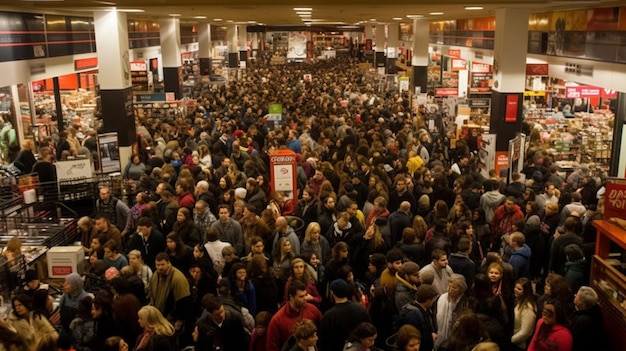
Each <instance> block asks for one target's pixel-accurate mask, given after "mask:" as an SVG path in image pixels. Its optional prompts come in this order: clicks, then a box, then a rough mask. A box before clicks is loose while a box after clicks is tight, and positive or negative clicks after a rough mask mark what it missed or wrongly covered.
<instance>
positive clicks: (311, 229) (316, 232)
mask: <svg viewBox="0 0 626 351" xmlns="http://www.w3.org/2000/svg"><path fill="white" fill-rule="evenodd" d="M321 231H322V228H321V227H320V224H319V223H317V222H311V223H309V225H308V226H307V227H306V231H305V233H304V240H305V241H308V242H312V243H317V242H319V240H320V235H321Z"/></svg>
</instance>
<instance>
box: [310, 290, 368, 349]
mask: <svg viewBox="0 0 626 351" xmlns="http://www.w3.org/2000/svg"><path fill="white" fill-rule="evenodd" d="M349 295H350V288H349V286H348V283H347V282H346V281H345V280H343V279H335V280H333V281H332V282H331V283H330V296H331V299H332V300H333V302H334V305H333V307H331V308H330V309H329V310H328V311H326V313H324V316H323V317H322V320H321V322H320V329H319V331H320V340H319V347H320V349H321V350H328V351H342V350H343V347H344V343H345V340H346V339H347V338H348V337H349V336H350V332H351V331H352V330H354V328H356V327H357V326H358V325H359V324H360V323H363V322H371V319H370V316H369V314H368V313H367V311H366V310H365V308H363V306H361V305H360V304H359V303H356V302H354V301H351V300H349V299H348V298H349Z"/></svg>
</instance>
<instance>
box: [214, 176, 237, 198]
mask: <svg viewBox="0 0 626 351" xmlns="http://www.w3.org/2000/svg"><path fill="white" fill-rule="evenodd" d="M231 190H234V188H233V183H232V182H231V181H230V177H229V176H223V177H221V178H220V179H219V181H218V182H217V187H216V188H215V189H214V190H213V191H214V193H215V197H216V198H218V199H219V198H222V195H223V194H224V193H229V192H230V191H231ZM231 198H232V196H231Z"/></svg>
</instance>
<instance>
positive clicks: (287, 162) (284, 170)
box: [270, 149, 298, 201]
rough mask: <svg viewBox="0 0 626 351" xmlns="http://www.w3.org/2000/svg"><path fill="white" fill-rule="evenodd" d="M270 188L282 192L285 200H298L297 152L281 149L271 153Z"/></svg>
mask: <svg viewBox="0 0 626 351" xmlns="http://www.w3.org/2000/svg"><path fill="white" fill-rule="evenodd" d="M270 188H271V190H272V191H277V192H280V193H281V194H282V195H283V196H284V197H285V200H293V201H297V199H298V183H297V181H296V153H295V152H293V151H291V150H288V149H281V150H278V151H276V152H274V153H272V154H270Z"/></svg>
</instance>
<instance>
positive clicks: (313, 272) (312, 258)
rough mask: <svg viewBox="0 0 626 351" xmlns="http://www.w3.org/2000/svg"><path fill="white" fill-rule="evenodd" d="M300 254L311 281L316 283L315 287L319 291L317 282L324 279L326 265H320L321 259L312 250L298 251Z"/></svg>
mask: <svg viewBox="0 0 626 351" xmlns="http://www.w3.org/2000/svg"><path fill="white" fill-rule="evenodd" d="M300 255H301V256H302V259H303V260H304V262H305V263H306V265H307V266H306V270H307V272H308V273H309V275H310V276H311V278H313V281H314V282H315V284H316V285H317V289H318V291H319V289H320V286H319V283H321V282H323V281H325V280H326V267H324V265H322V261H321V260H320V259H319V258H318V257H317V255H316V254H315V253H314V252H311V251H300Z"/></svg>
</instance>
